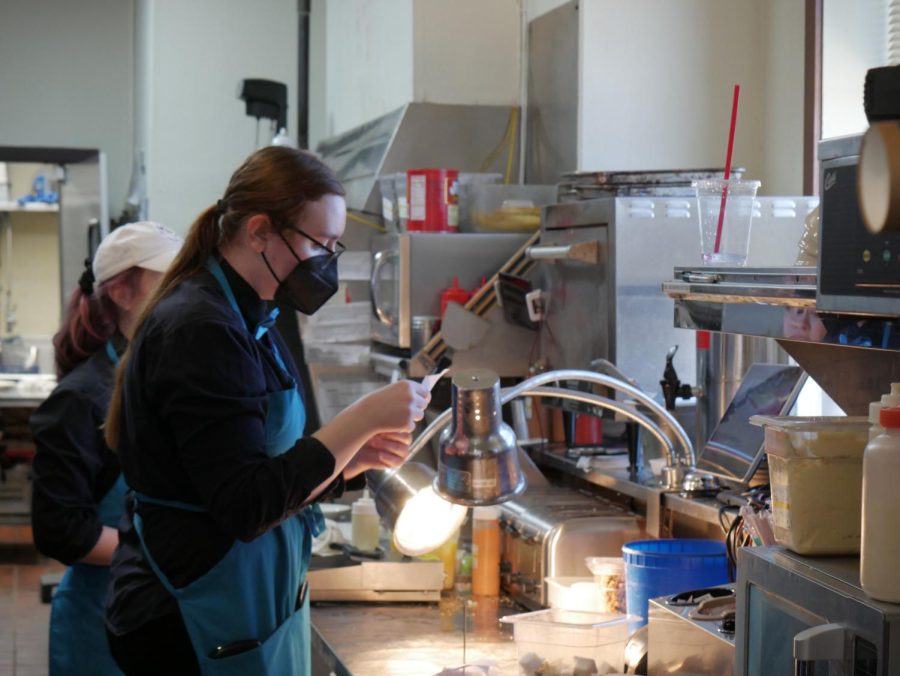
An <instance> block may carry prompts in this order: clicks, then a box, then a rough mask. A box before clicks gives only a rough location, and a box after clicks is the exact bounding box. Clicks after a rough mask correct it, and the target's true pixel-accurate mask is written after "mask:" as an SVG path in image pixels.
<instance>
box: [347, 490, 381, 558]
mask: <svg viewBox="0 0 900 676" xmlns="http://www.w3.org/2000/svg"><path fill="white" fill-rule="evenodd" d="M350 529H351V534H350V539H351V542H352V544H353V546H354V547H356V548H357V549H362V550H364V551H372V550H373V549H375V548H376V547H378V541H379V540H380V539H381V538H380V536H381V526H380V525H379V523H378V511H377V510H376V509H375V501H374V500H373V499H372V498H371V497H369V489H368V488H366V489H364V490H363V495H362V497H361V498H360V499H359V500H357V501H356V502H354V503H353V506H352V507H351V508H350Z"/></svg>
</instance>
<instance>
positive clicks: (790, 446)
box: [750, 415, 870, 458]
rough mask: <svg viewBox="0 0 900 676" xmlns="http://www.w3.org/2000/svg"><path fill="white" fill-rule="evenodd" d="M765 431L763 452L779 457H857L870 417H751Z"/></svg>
mask: <svg viewBox="0 0 900 676" xmlns="http://www.w3.org/2000/svg"><path fill="white" fill-rule="evenodd" d="M750 423H751V424H752V425H758V426H760V427H764V428H765V430H766V442H765V444H766V453H768V454H770V455H775V456H778V457H781V458H859V457H861V456H862V454H863V452H864V451H865V447H866V443H867V441H868V435H869V425H870V423H869V419H868V418H867V417H864V416H817V417H801V416H769V415H754V416H751V417H750Z"/></svg>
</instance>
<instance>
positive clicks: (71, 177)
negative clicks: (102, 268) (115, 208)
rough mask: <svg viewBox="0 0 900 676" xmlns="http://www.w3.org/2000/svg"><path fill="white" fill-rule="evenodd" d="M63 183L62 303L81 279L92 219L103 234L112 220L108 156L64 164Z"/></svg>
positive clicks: (98, 154)
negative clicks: (108, 188)
mask: <svg viewBox="0 0 900 676" xmlns="http://www.w3.org/2000/svg"><path fill="white" fill-rule="evenodd" d="M65 172H66V177H65V181H63V182H61V184H60V199H59V207H60V208H59V262H60V282H61V285H62V288H61V290H60V293H61V298H62V307H65V306H66V300H67V297H68V295H69V293H71V290H72V289H74V288H75V285H76V284H77V283H78V278H79V277H80V276H81V273H82V271H83V270H84V259H85V258H86V257H87V256H88V253H89V252H88V245H87V232H88V226H89V225H90V224H91V223H92V222H95V223H98V224H99V225H100V232H101V236H102V235H105V234H106V232H107V228H108V223H109V213H108V210H107V209H108V208H107V197H106V157H105V155H104V154H103V153H97V154H96V155H94V156H93V157H91V158H88V159H85V160H83V161H81V162H73V163H71V164H67V165H66V166H65Z"/></svg>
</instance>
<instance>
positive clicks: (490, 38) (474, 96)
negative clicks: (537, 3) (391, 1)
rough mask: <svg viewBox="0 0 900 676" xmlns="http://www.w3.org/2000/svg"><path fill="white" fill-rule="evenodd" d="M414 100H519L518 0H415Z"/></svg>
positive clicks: (505, 102) (503, 102)
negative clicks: (449, 0)
mask: <svg viewBox="0 0 900 676" xmlns="http://www.w3.org/2000/svg"><path fill="white" fill-rule="evenodd" d="M413 17H414V20H413V76H414V93H413V96H414V100H415V101H428V102H431V103H470V104H473V103H474V104H485V105H510V106H515V105H518V104H519V75H520V73H519V62H520V61H519V54H520V49H521V42H520V39H519V38H520V27H521V9H520V2H519V0H491V1H490V2H484V0H454V2H446V0H416V1H415V2H414V3H413Z"/></svg>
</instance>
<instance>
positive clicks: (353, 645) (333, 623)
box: [311, 595, 525, 676]
mask: <svg viewBox="0 0 900 676" xmlns="http://www.w3.org/2000/svg"><path fill="white" fill-rule="evenodd" d="M465 598H467V597H461V596H456V595H448V596H444V598H443V599H442V600H441V602H440V604H384V605H373V604H359V603H354V604H350V603H342V604H322V605H317V606H314V607H313V608H312V613H311V618H312V622H311V624H312V648H313V676H319V674H322V676H328V674H329V673H334V674H335V676H348V675H349V674H354V675H355V676H370V675H371V674H379V675H380V676H395V675H396V676H400V675H401V674H402V675H403V676H413V675H414V676H430V675H431V674H438V673H440V672H441V670H443V669H445V668H450V667H459V666H461V665H462V664H464V662H463V660H464V659H465V663H468V664H472V663H474V662H485V661H486V662H489V663H490V664H491V665H492V668H491V672H490V673H491V676H507V675H509V676H515V675H516V674H518V673H519V667H518V662H517V659H516V645H515V643H514V642H513V638H512V626H511V625H505V624H501V623H500V621H499V618H500V617H503V616H504V615H512V614H515V613H521V612H525V611H524V610H523V609H522V608H519V607H517V606H514V605H510V602H508V601H507V602H501V601H500V600H499V599H496V598H493V599H491V598H479V599H474V598H472V599H469V601H468V604H465V605H464V599H465ZM464 607H465V608H466V614H465V622H466V628H467V631H466V652H465V658H464V657H463V608H464Z"/></svg>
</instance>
